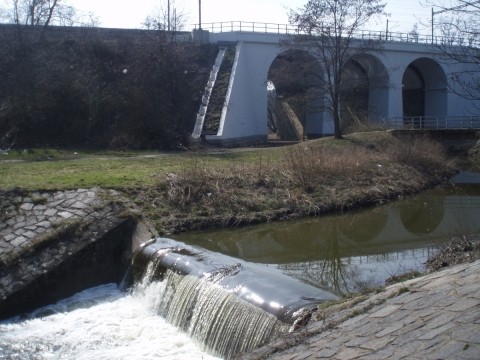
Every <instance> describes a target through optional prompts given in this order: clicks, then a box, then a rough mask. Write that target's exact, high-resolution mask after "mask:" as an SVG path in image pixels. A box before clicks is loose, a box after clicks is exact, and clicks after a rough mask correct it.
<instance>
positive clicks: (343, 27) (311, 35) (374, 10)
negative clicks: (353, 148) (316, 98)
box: [289, 0, 385, 138]
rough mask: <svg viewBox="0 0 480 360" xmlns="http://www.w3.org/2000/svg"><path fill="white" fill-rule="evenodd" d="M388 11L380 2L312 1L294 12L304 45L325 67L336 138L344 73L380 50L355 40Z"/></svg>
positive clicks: (325, 86)
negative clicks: (359, 57)
mask: <svg viewBox="0 0 480 360" xmlns="http://www.w3.org/2000/svg"><path fill="white" fill-rule="evenodd" d="M384 8H385V3H382V2H380V0H309V1H308V2H307V4H306V5H305V6H304V7H303V8H301V9H299V10H297V11H291V12H290V16H289V17H290V22H291V23H292V24H296V25H297V26H298V27H299V31H300V32H301V33H304V34H305V35H302V36H300V37H299V40H300V42H301V43H302V44H304V45H307V46H309V47H310V48H311V49H312V50H311V51H313V52H314V54H315V56H316V57H317V58H318V61H319V63H320V66H321V67H322V71H323V73H322V75H321V77H320V78H319V79H318V81H319V83H320V84H321V86H322V88H323V90H324V91H325V94H326V96H325V111H327V112H328V113H330V114H331V116H332V118H333V123H334V135H335V137H336V138H341V137H342V131H341V126H340V124H341V112H340V103H341V93H342V92H341V85H342V84H341V83H342V73H343V72H344V70H345V67H346V65H347V64H348V61H349V60H350V59H351V58H352V56H354V55H355V54H356V53H358V52H361V51H363V50H365V48H366V47H369V48H373V47H375V46H377V47H378V45H374V44H373V43H372V42H368V43H366V42H360V41H358V40H356V38H355V36H356V34H357V32H358V31H359V30H360V29H362V27H363V26H364V25H365V24H366V23H367V22H368V21H369V20H370V19H371V18H372V17H374V16H377V15H381V14H384Z"/></svg>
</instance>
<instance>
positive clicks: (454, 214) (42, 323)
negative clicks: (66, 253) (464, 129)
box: [0, 176, 480, 360]
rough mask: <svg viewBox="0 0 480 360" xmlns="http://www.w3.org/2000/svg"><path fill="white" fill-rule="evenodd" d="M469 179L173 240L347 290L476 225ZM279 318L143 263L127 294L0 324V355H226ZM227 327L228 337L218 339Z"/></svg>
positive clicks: (99, 290) (103, 292)
mask: <svg viewBox="0 0 480 360" xmlns="http://www.w3.org/2000/svg"><path fill="white" fill-rule="evenodd" d="M473 177H474V178H475V176H473ZM476 181H477V185H458V184H466V183H470V182H472V179H471V178H469V177H468V176H467V177H463V178H459V179H457V185H454V186H451V187H447V188H444V189H437V190H434V191H431V192H427V193H425V194H422V195H421V196H417V197H414V198H411V199H406V200H403V201H399V202H395V203H392V204H389V205H386V206H381V207H376V208H374V209H368V210H365V211H360V212H355V213H351V214H346V215H336V216H326V217H322V218H315V219H313V218H312V219H306V220H301V221H295V222H291V221H289V222H284V223H275V224H267V225H263V226H256V227H249V228H244V229H236V230H234V231H232V230H231V229H230V230H228V231H215V232H203V233H197V234H182V235H179V236H177V238H179V239H181V240H182V241H185V242H187V243H190V244H196V245H198V246H200V247H202V248H205V249H209V250H211V251H213V252H219V253H223V254H226V255H229V256H232V257H235V258H239V259H243V260H245V261H247V262H248V263H256V265H255V266H260V267H263V268H266V269H269V271H273V270H274V271H276V272H279V271H280V272H283V273H286V274H288V275H291V276H292V277H295V278H297V279H300V280H301V281H303V282H306V283H309V284H314V285H316V286H323V287H327V288H330V289H335V290H336V291H339V292H349V291H354V290H357V289H359V288H361V287H363V286H375V285H381V284H382V283H383V281H384V280H385V278H386V277H388V276H391V275H394V274H397V273H399V272H403V271H407V270H412V269H419V270H421V269H422V268H423V263H424V262H425V260H426V259H427V258H428V256H430V255H431V254H432V253H434V252H435V251H436V249H437V247H438V245H439V244H442V243H444V242H445V241H447V240H448V239H450V237H452V236H455V235H457V236H458V235H463V234H468V233H475V232H476V233H479V232H480V186H479V185H478V183H480V181H478V179H477V180H476ZM227 315H228V316H230V315H231V317H228V316H227ZM232 318H233V319H235V320H233V321H232V320H225V319H232ZM282 326H284V324H283V323H279V322H278V321H277V319H276V318H275V317H274V316H272V315H271V314H268V313H262V312H261V311H260V310H259V309H257V308H256V307H254V306H251V304H248V303H245V302H244V301H240V300H239V299H238V298H236V297H235V296H232V295H231V294H229V293H228V292H227V293H226V292H224V291H220V289H218V288H217V287H215V286H214V284H206V283H205V282H201V281H200V280H199V278H198V276H189V275H187V276H180V275H178V274H177V273H174V272H171V271H167V272H166V273H165V274H164V275H163V278H162V281H157V280H156V279H153V278H152V277H151V275H150V272H149V271H146V273H145V277H144V281H142V282H141V283H139V284H138V285H137V286H135V288H134V289H133V290H132V291H130V292H128V293H125V292H121V291H120V290H119V289H118V288H117V287H116V286H115V285H114V284H107V285H103V286H99V287H96V288H93V289H88V290H85V291H84V292H81V293H79V294H77V295H75V296H73V297H71V298H69V299H65V300H63V301H61V302H59V303H57V304H54V305H50V306H47V307H44V308H41V309H38V310H37V311H35V312H33V313H32V314H29V315H25V316H23V317H21V318H14V319H9V320H7V321H3V322H0V359H2V360H3V359H19V360H20V359H21V360H23V359H35V360H44V359H159V358H160V359H162V358H163V359H215V357H213V356H212V355H211V354H222V355H221V356H222V357H229V355H230V354H232V353H233V352H236V351H238V350H240V351H241V350H244V349H248V348H250V347H251V346H252V344H256V343H261V342H262V341H265V340H268V337H269V336H270V335H271V334H274V333H275V332H277V331H278V330H279V327H282ZM235 328H239V329H240V332H237V330H236V329H235ZM283 330H285V329H283ZM227 333H230V334H233V335H232V336H231V338H232V337H233V340H225V338H223V337H222V336H223V334H227ZM246 334H250V335H248V336H247V335H246ZM205 344H207V346H208V347H209V348H210V349H211V350H209V353H207V352H206V350H205Z"/></svg>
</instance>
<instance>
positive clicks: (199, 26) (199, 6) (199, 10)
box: [198, 0, 202, 29]
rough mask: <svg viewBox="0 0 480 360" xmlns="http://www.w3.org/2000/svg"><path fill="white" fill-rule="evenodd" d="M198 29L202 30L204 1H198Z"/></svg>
mask: <svg viewBox="0 0 480 360" xmlns="http://www.w3.org/2000/svg"><path fill="white" fill-rule="evenodd" d="M198 28H199V29H201V28H202V0H198Z"/></svg>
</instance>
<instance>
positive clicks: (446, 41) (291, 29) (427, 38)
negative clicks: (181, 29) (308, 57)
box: [194, 21, 480, 47]
mask: <svg viewBox="0 0 480 360" xmlns="http://www.w3.org/2000/svg"><path fill="white" fill-rule="evenodd" d="M194 26H195V28H194V31H195V30H199V28H198V25H197V24H195V25H194ZM201 29H202V30H207V31H209V32H211V33H216V34H217V33H229V32H254V33H263V34H278V35H305V34H306V33H305V32H304V31H303V30H302V29H301V28H300V27H299V26H297V25H292V24H275V23H262V22H253V21H225V22H215V23H205V24H202V27H201ZM353 37H354V38H355V39H359V40H376V41H387V42H402V43H419V44H434V45H447V46H470V47H480V43H479V42H478V40H476V39H475V38H474V37H471V38H464V37H445V36H435V35H433V36H432V35H422V34H418V33H402V32H392V31H379V30H359V31H356V32H354V34H353Z"/></svg>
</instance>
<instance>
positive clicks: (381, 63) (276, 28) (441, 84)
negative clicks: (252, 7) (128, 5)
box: [192, 22, 480, 145]
mask: <svg viewBox="0 0 480 360" xmlns="http://www.w3.org/2000/svg"><path fill="white" fill-rule="evenodd" d="M293 37H295V35H294V34H292V31H291V29H289V27H288V25H273V24H257V23H241V22H237V23H221V24H211V29H209V30H205V29H195V30H193V39H194V41H200V42H203V43H212V44H218V45H219V46H220V53H219V56H218V57H217V61H216V63H215V65H214V66H213V69H212V72H211V75H210V80H209V84H208V85H207V88H206V95H205V96H204V99H203V103H202V105H201V107H200V110H199V114H198V116H197V121H196V125H195V129H194V131H193V133H192V137H193V138H199V137H204V138H205V140H206V141H207V142H211V143H219V144H223V145H226V144H227V145H228V144H232V143H238V142H257V141H265V140H266V137H267V135H268V126H267V118H268V114H267V93H268V91H267V87H268V86H267V85H268V80H269V79H268V72H269V69H270V67H271V65H272V63H273V61H274V60H275V59H276V58H277V57H278V56H279V55H280V54H282V53H284V52H286V51H287V50H289V48H288V46H286V45H285V43H286V42H285V40H288V39H292V38H293ZM358 38H359V39H377V40H380V44H381V47H380V48H378V49H375V50H366V51H363V52H358V53H356V55H354V59H352V60H354V61H355V64H356V66H357V67H358V68H359V71H361V72H362V73H363V74H364V76H365V77H366V78H367V80H368V121H369V122H374V123H382V122H383V123H385V124H386V125H388V126H390V127H397V128H398V127H400V128H403V127H405V126H406V124H407V120H406V119H410V120H409V121H410V124H411V123H412V122H411V121H412V119H416V126H417V127H421V128H434V129H458V128H478V127H480V121H479V120H480V119H479V117H478V116H476V115H477V114H478V106H479V105H480V103H479V102H478V101H474V100H468V99H466V98H464V97H462V96H459V95H458V94H457V91H456V90H455V87H456V86H457V85H456V84H455V83H454V82H453V81H452V79H451V78H452V74H458V73H467V71H468V70H470V69H471V68H469V66H472V65H468V64H463V63H458V62H452V61H446V59H445V56H444V55H442V53H441V52H440V51H439V47H438V46H437V45H436V43H437V42H439V41H442V39H440V40H438V39H437V38H432V37H425V38H424V37H421V36H419V35H415V34H413V35H412V34H397V33H395V34H391V33H389V34H385V33H384V32H364V33H359V34H358ZM222 46H234V47H235V59H234V61H233V66H232V69H231V75H230V80H229V85H228V89H227V92H226V96H225V101H224V105H223V109H222V114H221V119H220V125H219V127H218V131H217V133H216V134H213V135H202V126H203V122H204V120H205V114H206V113H207V110H208V100H209V99H208V96H209V94H210V92H209V91H210V90H211V88H212V87H213V86H215V80H216V73H217V71H218V68H219V67H220V64H221V62H222V56H223V54H222ZM452 46H453V47H455V46H459V45H457V44H453V45H452ZM223 51H224V50H223ZM305 51H307V52H308V51H309V50H308V49H306V50H305ZM313 108H314V107H313ZM317 108H320V107H317ZM304 131H305V132H306V133H307V134H308V135H309V136H315V137H319V136H326V135H331V134H333V120H332V118H331V116H330V115H329V113H328V112H326V111H322V110H316V111H315V110H314V111H310V112H309V113H307V116H306V120H305V124H304Z"/></svg>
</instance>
